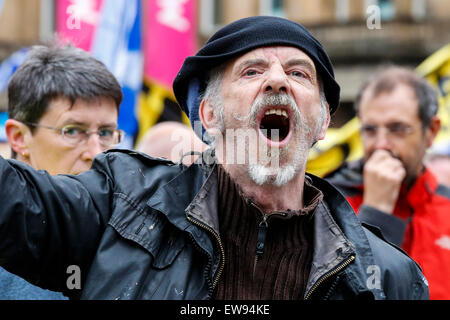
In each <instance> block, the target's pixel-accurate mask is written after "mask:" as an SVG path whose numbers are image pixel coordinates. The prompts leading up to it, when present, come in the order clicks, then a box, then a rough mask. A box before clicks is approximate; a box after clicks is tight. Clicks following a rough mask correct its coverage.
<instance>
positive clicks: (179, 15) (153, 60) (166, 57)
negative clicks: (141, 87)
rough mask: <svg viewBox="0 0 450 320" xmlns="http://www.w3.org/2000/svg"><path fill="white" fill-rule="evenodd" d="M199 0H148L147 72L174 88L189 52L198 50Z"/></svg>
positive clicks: (149, 77) (145, 52)
mask: <svg viewBox="0 0 450 320" xmlns="http://www.w3.org/2000/svg"><path fill="white" fill-rule="evenodd" d="M196 12H197V1H196V0H147V1H146V2H145V21H146V26H145V28H144V35H143V36H144V55H145V63H144V75H145V77H146V78H147V79H148V80H150V81H155V82H157V83H159V84H161V85H164V86H167V87H169V88H172V81H173V79H174V78H175V76H176V75H177V72H178V70H179V69H180V68H181V65H182V64H183V61H184V59H185V58H186V57H187V56H190V55H193V54H195V51H196V47H197V45H196V36H197V34H196V33H197V28H196Z"/></svg>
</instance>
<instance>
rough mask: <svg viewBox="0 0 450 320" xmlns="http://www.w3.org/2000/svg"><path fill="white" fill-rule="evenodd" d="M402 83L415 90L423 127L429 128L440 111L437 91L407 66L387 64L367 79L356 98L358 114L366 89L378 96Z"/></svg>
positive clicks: (355, 105) (355, 104)
mask: <svg viewBox="0 0 450 320" xmlns="http://www.w3.org/2000/svg"><path fill="white" fill-rule="evenodd" d="M400 83H403V84H405V85H407V86H409V87H410V88H411V89H412V90H413V91H414V93H415V95H416V98H417V102H418V105H419V118H420V120H421V122H422V127H423V128H427V127H428V126H429V125H430V123H431V118H433V116H435V115H436V114H437V111H438V95H437V91H436V90H435V89H434V88H433V87H432V86H431V84H430V83H429V82H428V81H427V80H426V79H424V78H422V77H421V76H419V75H418V74H417V73H416V72H415V71H414V70H413V69H409V68H406V67H400V66H394V65H385V66H382V67H380V68H379V70H378V71H377V72H375V74H374V75H373V76H372V77H370V78H369V79H367V80H366V82H365V83H364V84H363V85H362V87H361V89H360V90H359V92H358V94H357V96H356V99H355V103H354V107H355V112H356V114H357V115H358V114H359V107H360V103H361V99H362V97H363V95H364V93H365V92H366V91H368V90H371V93H372V95H373V96H378V95H379V94H381V93H385V92H392V90H394V89H395V88H396V86H397V85H398V84H400Z"/></svg>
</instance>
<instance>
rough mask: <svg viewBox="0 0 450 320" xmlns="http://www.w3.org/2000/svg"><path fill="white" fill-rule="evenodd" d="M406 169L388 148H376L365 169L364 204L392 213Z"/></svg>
mask: <svg viewBox="0 0 450 320" xmlns="http://www.w3.org/2000/svg"><path fill="white" fill-rule="evenodd" d="M405 176H406V170H405V168H404V167H403V164H402V162H401V161H400V160H398V159H396V158H394V157H393V156H392V155H391V154H390V153H389V152H388V151H386V150H376V151H375V152H374V153H373V154H372V155H371V157H370V158H369V160H367V161H366V163H365V165H364V171H363V179H364V199H363V205H366V206H370V207H373V208H376V209H378V210H380V211H383V212H385V213H388V214H392V213H393V211H394V208H395V203H396V202H397V198H398V195H399V193H400V188H401V185H402V181H403V179H404V178H405Z"/></svg>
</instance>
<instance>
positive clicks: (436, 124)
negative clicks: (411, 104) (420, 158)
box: [425, 116, 441, 148]
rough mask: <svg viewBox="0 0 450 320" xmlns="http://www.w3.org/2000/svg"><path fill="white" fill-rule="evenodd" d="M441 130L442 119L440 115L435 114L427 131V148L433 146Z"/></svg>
mask: <svg viewBox="0 0 450 320" xmlns="http://www.w3.org/2000/svg"><path fill="white" fill-rule="evenodd" d="M439 130H441V119H439V118H438V116H434V117H433V118H431V120H430V125H429V127H428V129H427V130H426V131H425V139H426V143H427V148H429V147H431V145H432V144H433V141H434V138H436V136H437V134H438V133H439Z"/></svg>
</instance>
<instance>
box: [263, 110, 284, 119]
mask: <svg viewBox="0 0 450 320" xmlns="http://www.w3.org/2000/svg"><path fill="white" fill-rule="evenodd" d="M270 114H276V115H279V116H283V117H285V118H288V113H287V112H286V110H282V109H269V110H267V111H266V113H265V114H264V115H266V116H268V115H270Z"/></svg>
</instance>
